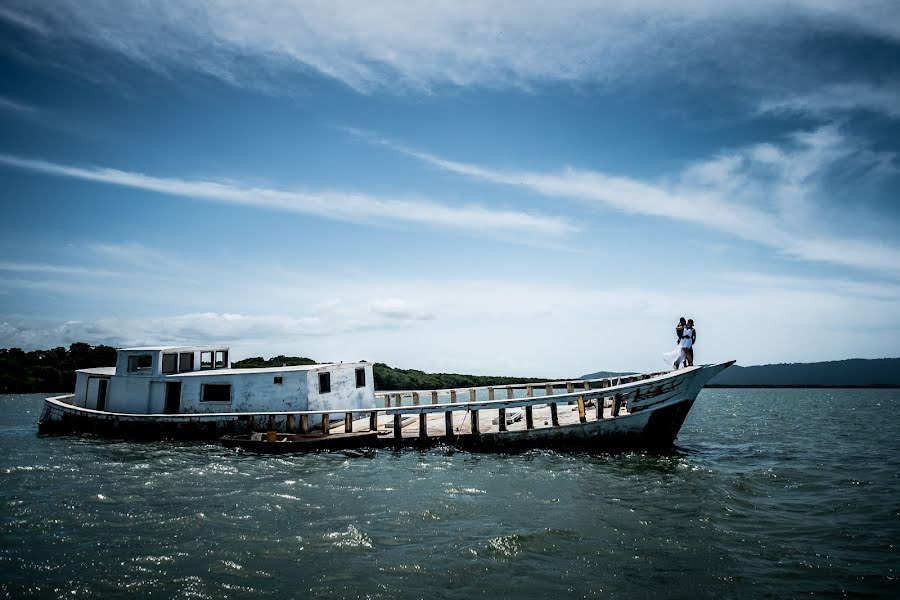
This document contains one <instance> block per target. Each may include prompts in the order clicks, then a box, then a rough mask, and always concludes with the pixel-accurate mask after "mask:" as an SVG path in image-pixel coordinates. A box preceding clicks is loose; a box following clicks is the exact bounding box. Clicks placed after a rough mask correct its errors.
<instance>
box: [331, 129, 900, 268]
mask: <svg viewBox="0 0 900 600" xmlns="http://www.w3.org/2000/svg"><path fill="white" fill-rule="evenodd" d="M344 129H345V131H348V132H349V133H351V134H353V135H356V136H358V137H362V138H363V139H366V140H368V141H370V142H373V143H377V144H381V145H384V146H387V147H390V148H392V149H394V150H396V151H398V152H402V153H404V154H406V155H408V156H412V157H414V158H416V159H418V160H420V161H422V162H423V163H425V164H428V165H431V166H432V167H436V168H438V169H441V170H444V171H448V172H451V173H456V174H459V175H463V176H465V177H469V178H471V179H475V180H478V181H485V182H490V183H494V184H500V185H505V186H513V187H516V188H518V189H523V190H529V191H531V192H534V193H537V194H540V195H543V196H547V197H555V198H569V199H572V200H577V201H581V202H586V203H589V204H592V205H595V206H598V207H603V208H606V209H612V210H616V211H620V212H623V213H628V214H638V215H646V216H652V217H661V218H666V219H673V220H677V221H687V222H691V223H696V224H698V225H702V226H705V227H709V228H710V229H714V230H718V231H722V232H725V233H728V234H732V235H735V236H738V237H740V238H743V239H745V240H749V241H752V242H756V243H758V244H762V245H764V246H768V247H770V248H774V249H776V250H778V251H779V252H781V253H783V254H785V255H787V256H791V257H794V258H799V259H803V260H810V261H821V262H827V263H831V264H836V265H844V266H851V267H855V268H862V269H871V270H877V271H882V272H887V273H891V274H893V275H897V274H900V248H898V247H897V246H896V245H895V244H891V243H885V242H883V241H870V240H866V239H852V238H847V237H842V236H840V235H836V234H835V232H834V231H830V230H828V229H827V228H825V227H823V224H822V223H821V219H819V218H818V215H817V209H818V206H819V202H818V200H819V198H820V195H821V194H822V190H821V186H820V184H821V181H822V180H823V178H824V177H825V176H826V175H827V174H828V173H829V172H830V170H831V169H833V168H834V167H835V166H836V165H839V164H840V165H847V164H849V165H850V166H851V167H852V168H855V169H857V170H861V171H862V172H863V173H864V174H865V173H867V172H868V173H870V174H871V173H874V174H876V175H880V174H881V173H883V172H884V170H885V165H884V161H885V159H886V157H885V156H882V155H876V154H874V153H872V152H871V151H869V150H868V148H867V147H866V146H865V144H863V143H862V142H860V141H858V140H854V139H852V138H848V137H847V136H845V135H843V134H842V133H841V131H840V130H839V129H838V128H837V127H834V126H825V127H820V128H818V129H814V130H812V131H802V132H797V133H795V134H793V135H791V136H789V137H788V139H786V140H784V141H783V142H781V143H778V144H775V143H769V144H755V145H752V146H749V147H745V148H738V149H735V150H733V151H730V152H723V153H721V154H719V155H716V156H714V157H712V158H710V159H707V160H703V161H699V162H696V163H693V164H689V165H687V166H686V167H685V168H684V169H683V170H681V171H680V172H678V173H675V174H673V175H671V176H669V177H667V178H663V179H661V180H659V181H641V180H638V179H635V178H632V177H624V176H619V175H611V174H608V173H603V172H600V171H594V170H584V169H573V168H564V169H562V170H561V171H557V172H533V171H517V170H500V169H494V168H490V167H486V166H481V165H476V164H471V163H465V162H460V161H454V160H449V159H446V158H443V157H440V156H436V155H434V154H430V153H427V152H423V151H420V150H417V149H414V148H410V147H409V146H406V145H404V144H400V143H397V142H394V141H392V140H388V139H385V138H381V137H378V136H376V135H373V134H371V133H369V132H365V131H361V130H358V129H353V128H344ZM894 159H895V157H894V156H893V155H890V156H888V157H887V160H888V165H889V166H891V169H893V164H894Z"/></svg>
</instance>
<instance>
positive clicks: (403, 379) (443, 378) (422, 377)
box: [373, 363, 553, 391]
mask: <svg viewBox="0 0 900 600" xmlns="http://www.w3.org/2000/svg"><path fill="white" fill-rule="evenodd" d="M373 366H374V369H373V370H374V371H375V389H376V390H378V391H389V390H442V389H447V388H466V387H479V386H486V385H498V386H499V385H511V384H514V383H541V382H545V381H553V380H552V379H535V378H533V377H499V376H495V375H459V374H457V373H425V372H423V371H417V370H416V369H395V368H394V367H389V366H387V365H386V364H384V363H375V364H374V365H373Z"/></svg>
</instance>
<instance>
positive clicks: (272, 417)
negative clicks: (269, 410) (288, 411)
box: [268, 415, 275, 431]
mask: <svg viewBox="0 0 900 600" xmlns="http://www.w3.org/2000/svg"><path fill="white" fill-rule="evenodd" d="M268 429H269V431H275V415H269V427H268Z"/></svg>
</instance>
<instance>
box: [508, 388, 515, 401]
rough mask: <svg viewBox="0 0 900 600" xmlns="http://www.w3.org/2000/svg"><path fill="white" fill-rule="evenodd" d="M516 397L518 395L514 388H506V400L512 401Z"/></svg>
mask: <svg viewBox="0 0 900 600" xmlns="http://www.w3.org/2000/svg"><path fill="white" fill-rule="evenodd" d="M515 397H516V393H515V392H514V391H513V389H512V386H508V387H507V388H506V398H507V399H509V400H512V399H513V398H515Z"/></svg>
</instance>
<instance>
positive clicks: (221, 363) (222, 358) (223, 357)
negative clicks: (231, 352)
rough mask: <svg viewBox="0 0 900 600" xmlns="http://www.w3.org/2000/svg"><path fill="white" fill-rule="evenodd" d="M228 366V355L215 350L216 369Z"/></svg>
mask: <svg viewBox="0 0 900 600" xmlns="http://www.w3.org/2000/svg"><path fill="white" fill-rule="evenodd" d="M227 366H228V353H227V352H225V351H224V350H216V368H217V369H224V368H225V367H227Z"/></svg>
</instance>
